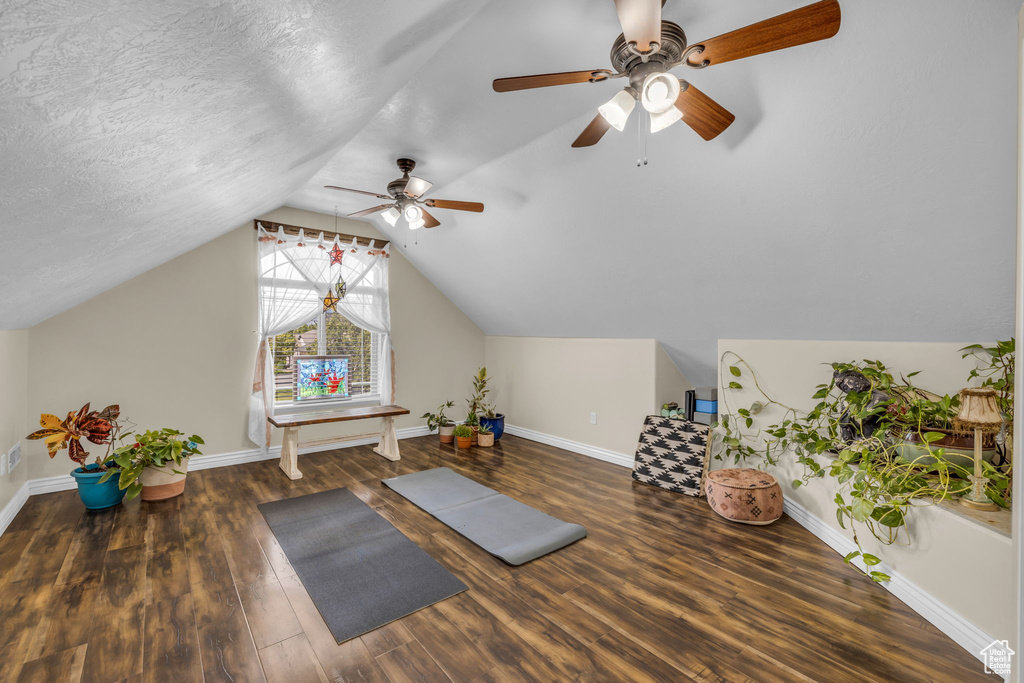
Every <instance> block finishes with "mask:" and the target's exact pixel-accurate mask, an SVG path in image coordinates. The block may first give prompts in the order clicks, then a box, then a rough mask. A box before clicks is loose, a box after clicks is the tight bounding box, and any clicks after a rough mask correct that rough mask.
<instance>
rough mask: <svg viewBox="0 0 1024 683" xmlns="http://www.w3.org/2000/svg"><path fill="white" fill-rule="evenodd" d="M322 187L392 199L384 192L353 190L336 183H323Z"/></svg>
mask: <svg viewBox="0 0 1024 683" xmlns="http://www.w3.org/2000/svg"><path fill="white" fill-rule="evenodd" d="M324 188H326V189H328V190H341V191H342V192H355V193H356V194H367V195H370V196H371V197H376V198H377V199H392V197H389V196H388V195H386V194H377V193H376V192H367V191H366V190H353V189H352V188H351V187H338V186H337V185H324Z"/></svg>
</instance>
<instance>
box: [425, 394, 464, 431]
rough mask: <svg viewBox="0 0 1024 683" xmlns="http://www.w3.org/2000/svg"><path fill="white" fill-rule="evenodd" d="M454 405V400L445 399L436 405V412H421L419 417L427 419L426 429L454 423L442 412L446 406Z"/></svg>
mask: <svg viewBox="0 0 1024 683" xmlns="http://www.w3.org/2000/svg"><path fill="white" fill-rule="evenodd" d="M454 405H455V401H446V402H444V403H442V404H441V405H439V406H438V407H437V412H436V413H423V415H422V416H421V417H420V419H422V420H426V421H427V429H429V430H430V431H434V430H435V429H437V428H439V427H447V426H448V425H452V424H455V423H454V422H453V421H452V420H449V419H448V416H447V415H445V414H444V411H445V409H446V408H451V407H453V406H454Z"/></svg>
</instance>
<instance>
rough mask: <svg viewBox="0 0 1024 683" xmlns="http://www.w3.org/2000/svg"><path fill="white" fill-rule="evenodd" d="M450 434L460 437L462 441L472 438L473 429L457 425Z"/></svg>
mask: <svg viewBox="0 0 1024 683" xmlns="http://www.w3.org/2000/svg"><path fill="white" fill-rule="evenodd" d="M452 433H453V434H454V435H455V436H461V437H462V438H463V439H471V438H473V428H472V427H468V426H466V425H457V426H456V427H455V430H454V431H453V432H452Z"/></svg>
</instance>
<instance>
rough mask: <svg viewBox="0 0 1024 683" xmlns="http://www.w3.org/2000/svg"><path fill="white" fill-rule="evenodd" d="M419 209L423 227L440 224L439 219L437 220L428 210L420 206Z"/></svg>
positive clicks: (432, 226) (433, 226) (434, 226)
mask: <svg viewBox="0 0 1024 683" xmlns="http://www.w3.org/2000/svg"><path fill="white" fill-rule="evenodd" d="M420 210H421V211H422V212H423V227H424V228H436V227H437V226H439V225H441V221H439V220H437V219H436V218H434V217H433V216H431V215H430V212H429V211H427V210H426V209H424V208H423V207H420Z"/></svg>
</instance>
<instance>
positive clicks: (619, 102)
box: [597, 90, 636, 130]
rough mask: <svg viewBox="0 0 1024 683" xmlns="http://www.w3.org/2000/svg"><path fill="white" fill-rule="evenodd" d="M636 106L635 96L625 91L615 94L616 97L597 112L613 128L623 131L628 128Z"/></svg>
mask: <svg viewBox="0 0 1024 683" xmlns="http://www.w3.org/2000/svg"><path fill="white" fill-rule="evenodd" d="M635 106H636V100H634V99H633V96H632V95H630V94H629V93H628V92H626V91H625V90H620V91H619V92H617V93H615V97H613V98H611V99H610V100H608V101H607V102H605V103H604V104H602V105H601V106H600V107H598V108H597V111H598V113H599V114H601V116H603V117H604V120H605V121H607V122H608V123H609V124H611V127H612V128H614V129H615V130H622V129H623V128H625V127H626V121H627V120H628V119H629V115H630V113H632V111H633V107H635Z"/></svg>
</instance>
